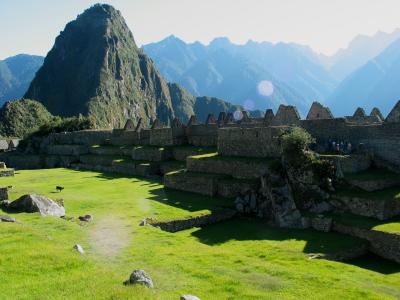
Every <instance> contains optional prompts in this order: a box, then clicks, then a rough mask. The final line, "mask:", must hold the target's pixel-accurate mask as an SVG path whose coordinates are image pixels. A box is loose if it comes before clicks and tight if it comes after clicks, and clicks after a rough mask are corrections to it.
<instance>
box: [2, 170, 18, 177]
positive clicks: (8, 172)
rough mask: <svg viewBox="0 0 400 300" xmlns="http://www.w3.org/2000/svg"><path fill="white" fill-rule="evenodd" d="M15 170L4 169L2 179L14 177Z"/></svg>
mask: <svg viewBox="0 0 400 300" xmlns="http://www.w3.org/2000/svg"><path fill="white" fill-rule="evenodd" d="M14 173H15V171H14V169H3V170H0V177H10V176H14Z"/></svg>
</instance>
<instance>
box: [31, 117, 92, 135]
mask: <svg viewBox="0 0 400 300" xmlns="http://www.w3.org/2000/svg"><path fill="white" fill-rule="evenodd" d="M94 127H95V122H94V120H93V118H91V117H84V116H82V115H79V117H71V118H60V117H54V118H53V119H52V120H51V121H49V122H47V123H45V124H43V125H42V126H40V128H39V129H38V130H37V131H35V132H34V133H33V135H34V136H46V135H49V134H50V133H60V132H71V131H79V130H85V129H93V128H94Z"/></svg>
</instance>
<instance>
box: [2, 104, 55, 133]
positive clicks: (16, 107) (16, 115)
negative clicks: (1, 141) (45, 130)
mask: <svg viewBox="0 0 400 300" xmlns="http://www.w3.org/2000/svg"><path fill="white" fill-rule="evenodd" d="M52 119H53V116H52V115H51V114H50V113H49V112H48V110H47V109H46V108H45V107H44V106H43V104H41V103H39V102H37V101H33V100H29V99H22V100H18V101H12V102H11V101H10V102H6V103H5V104H4V105H3V107H2V108H1V109H0V136H9V137H25V136H27V135H28V134H30V133H32V132H34V131H36V130H37V129H38V128H39V127H40V126H42V125H43V124H45V123H48V122H49V121H50V120H52Z"/></svg>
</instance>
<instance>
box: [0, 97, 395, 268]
mask: <svg viewBox="0 0 400 300" xmlns="http://www.w3.org/2000/svg"><path fill="white" fill-rule="evenodd" d="M237 115H241V118H238V120H236V119H235V118H234V114H233V113H232V112H229V113H226V112H221V113H220V114H219V115H218V119H215V117H214V115H212V114H210V115H208V116H207V119H206V120H205V123H202V122H201V121H200V120H198V119H197V117H196V116H191V118H190V120H189V121H188V122H187V123H186V124H183V123H182V122H181V121H180V120H179V119H178V118H174V119H173V120H172V121H171V126H166V125H164V124H162V123H161V122H160V121H159V120H158V119H155V120H154V121H153V122H152V124H151V125H150V126H146V125H144V124H143V122H142V120H139V121H138V123H137V124H136V125H135V124H134V122H133V121H132V120H128V121H127V123H126V124H125V126H124V128H118V129H113V130H89V131H78V132H71V133H55V134H50V135H49V136H47V137H44V138H43V140H42V141H41V145H40V148H39V150H38V152H35V153H24V154H23V155H22V156H18V155H13V154H12V153H11V152H7V153H4V155H2V160H3V161H5V162H6V163H7V165H11V166H14V167H17V168H21V169H30V168H52V167H72V168H75V169H78V170H79V169H90V170H95V171H101V172H115V173H120V174H126V175H135V176H154V175H160V174H161V175H163V176H164V177H163V179H164V184H165V186H166V187H170V188H175V189H179V190H184V191H188V192H195V193H199V194H203V195H208V196H221V197H227V198H232V197H236V203H235V205H236V208H237V210H238V211H239V212H240V213H246V214H254V215H256V216H258V217H262V218H266V219H268V220H269V221H272V222H273V224H274V225H277V226H280V227H296V228H299V227H300V228H307V227H310V226H311V227H312V228H314V229H316V230H322V231H329V230H331V229H332V228H333V229H334V230H336V231H338V232H346V231H350V230H351V229H348V228H345V227H343V226H342V227H340V226H338V225H335V224H334V223H333V222H332V220H331V219H329V218H325V217H324V216H322V217H321V216H318V217H316V218H311V219H310V218H307V217H304V216H302V214H301V211H303V209H306V210H308V211H311V212H312V213H316V214H321V213H324V212H325V211H327V210H329V208H330V205H332V204H331V202H329V203H328V201H325V200H326V199H327V198H328V196H327V193H326V191H325V190H323V189H321V188H320V184H319V183H316V182H314V180H313V179H312V176H310V174H308V173H307V172H303V173H301V172H300V173H299V172H297V170H291V169H290V168H286V167H285V168H286V173H287V175H286V177H285V178H283V177H282V176H281V175H279V170H278V171H277V170H273V168H272V167H271V165H269V162H270V160H273V161H279V160H280V159H281V158H282V148H281V145H280V139H279V138H280V136H281V135H282V134H283V133H285V132H287V131H288V130H290V129H291V128H293V127H294V126H297V127H301V128H304V129H305V130H307V131H308V132H309V133H310V134H311V135H312V136H313V137H314V138H315V141H316V142H315V145H314V146H315V147H316V148H317V149H318V152H324V150H326V149H327V147H329V145H330V143H331V142H332V141H336V142H341V141H343V142H346V143H351V144H352V145H354V149H362V151H358V152H357V153H358V154H355V155H353V154H352V155H351V156H350V157H347V156H343V157H342V158H335V159H334V161H333V163H334V164H335V165H336V166H338V167H337V168H338V169H340V171H341V173H348V172H358V171H361V170H366V169H368V168H369V167H370V166H371V163H372V161H374V163H378V162H379V165H382V166H385V167H386V166H390V167H392V168H393V170H395V171H397V172H398V171H399V167H400V156H399V155H398V153H399V152H398V151H399V150H398V149H399V148H400V102H399V103H397V104H396V106H395V107H394V109H393V110H392V111H391V112H390V113H389V115H388V116H387V118H386V119H384V117H383V116H382V114H381V113H380V111H379V109H377V108H374V109H373V110H372V111H371V113H370V115H366V114H365V111H364V110H363V109H361V108H358V109H357V110H356V112H355V113H354V114H353V115H352V116H348V117H343V118H334V117H333V116H332V114H331V112H330V110H329V109H328V108H326V107H324V106H322V105H321V104H319V103H317V102H314V103H313V104H312V106H311V108H310V111H309V113H308V115H307V118H306V119H301V118H300V115H299V113H298V111H297V109H296V108H295V107H294V106H286V105H281V106H280V107H279V109H278V111H277V112H276V114H275V115H274V113H273V111H272V110H270V109H269V110H267V111H266V112H265V115H264V117H263V118H251V117H249V115H248V113H247V112H244V111H242V112H240V113H235V116H236V117H237ZM93 145H105V146H118V147H101V146H100V147H93ZM181 145H187V146H190V147H179V146H181ZM361 146H362V147H361ZM209 147H210V148H209ZM199 148H200V149H203V148H206V149H208V148H209V149H210V150H209V151H210V152H215V151H217V153H218V155H216V156H215V157H213V156H212V155H211V156H206V158H205V159H198V158H193V157H191V156H192V155H196V154H198V152H196V151H197V150H199ZM193 151H194V152H193ZM10 153H11V154H10ZM114 156H118V157H121V156H122V157H125V158H128V159H126V161H124V160H122V162H119V161H115V160H113V157H114ZM359 158H360V159H359ZM358 159H359V160H358ZM300 160H301V159H300ZM171 162H172V163H173V164H175V166H172V168H171V166H170V165H168V164H171ZM182 163H183V164H184V165H183V166H182V165H181V164H182ZM178 164H179V166H176V165H178ZM171 171H172V172H171ZM338 173H339V172H338ZM196 174H202V176H198V175H197V176H196ZM226 176H228V177H229V178H228V179H227V178H226ZM260 180H261V184H260ZM384 184H387V182H385V183H384ZM249 191H251V192H249ZM299 191H300V192H301V193H305V191H306V192H307V193H311V194H310V195H308V196H310V197H307V199H308V200H307V201H305V202H304V203H302V204H301V205H304V206H305V207H301V205H299V203H297V202H296V196H297V194H299ZM238 195H239V196H238ZM315 195H316V196H315ZM313 197H317V198H320V199H322V200H323V201H322V202H320V203H317V202H315V201H314V200H315V199H314V198H313ZM335 205H337V206H339V205H340V206H341V207H343V208H344V209H347V210H351V209H353V210H354V209H357V212H358V213H359V214H360V215H363V216H372V217H377V218H386V217H388V216H392V215H393V214H395V215H396V214H400V205H399V204H398V203H388V207H390V208H391V209H390V211H385V210H382V208H380V207H377V205H378V204H377V202H376V201H375V202H374V203H372V202H371V203H368V205H367V206H368V209H367V210H366V211H361V212H360V207H361V205H356V204H355V203H354V201H353V200H352V199H350V200H348V201H347V202H346V201H344V200H343V199H341V202H340V203H339V204H338V203H336V204H335ZM354 206H357V207H354ZM213 217H215V216H213ZM204 220H208V217H204ZM204 220H203V218H201V219H200V220H197V219H196V220H193V219H190V220H187V221H185V222H183V223H182V224H181V223H176V224H174V225H173V226H174V228H175V229H176V228H181V227H182V228H186V226H188V225H187V224H188V223H190V224H192V223H194V224H198V222H200V223H201V224H202V222H203V221H204ZM204 222H206V221H204ZM207 222H209V221H207ZM165 226H172V225H171V224H167V225H165ZM335 226H336V227H335ZM175 229H174V230H175ZM354 234H355V235H356V234H357V233H354ZM366 234H367V235H368V234H369V233H366ZM386 238H387V237H385V239H386ZM369 242H371V244H372V247H375V248H377V249H375V248H374V249H375V251H376V252H377V253H380V254H382V253H383V254H382V256H384V257H388V258H390V259H394V260H396V261H400V255H399V254H398V253H400V251H398V253H397V254H396V253H391V252H390V253H389V254H388V251H387V250H384V249H383V248H385V249H393V247H392V244H393V239H392V237H390V238H387V240H385V241H384V242H382V243H380V242H381V241H379V243H378V242H375V240H374V238H371V241H369ZM379 245H381V246H382V245H383V246H382V247H381V246H379ZM379 247H381V248H382V249H381V248H379ZM396 249H397V248H396ZM385 255H386V256H385Z"/></svg>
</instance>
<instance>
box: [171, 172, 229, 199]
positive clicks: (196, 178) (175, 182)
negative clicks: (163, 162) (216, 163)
mask: <svg viewBox="0 0 400 300" xmlns="http://www.w3.org/2000/svg"><path fill="white" fill-rule="evenodd" d="M223 177H224V176H221V175H214V174H204V173H196V172H188V171H187V170H180V171H176V172H171V173H167V174H165V175H164V186H165V187H167V188H171V189H175V190H180V191H186V192H192V193H196V194H201V195H206V196H215V195H216V194H217V191H218V179H220V178H223Z"/></svg>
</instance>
